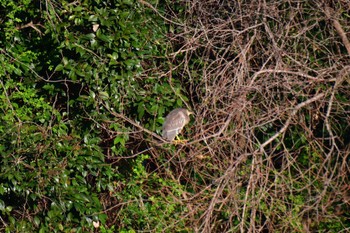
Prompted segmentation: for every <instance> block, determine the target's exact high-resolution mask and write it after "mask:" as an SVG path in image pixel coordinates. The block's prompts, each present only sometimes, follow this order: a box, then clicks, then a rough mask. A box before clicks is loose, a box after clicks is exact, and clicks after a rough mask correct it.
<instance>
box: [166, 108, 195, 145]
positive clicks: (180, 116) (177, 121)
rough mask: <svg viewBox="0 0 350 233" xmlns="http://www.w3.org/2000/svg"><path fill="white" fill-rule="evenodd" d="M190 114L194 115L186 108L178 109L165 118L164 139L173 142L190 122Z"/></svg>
mask: <svg viewBox="0 0 350 233" xmlns="http://www.w3.org/2000/svg"><path fill="white" fill-rule="evenodd" d="M190 114H192V112H190V111H188V110H187V109H185V108H176V109H174V110H172V111H171V112H170V113H169V114H168V115H167V116H166V118H165V121H164V124H163V134H162V137H163V138H164V139H166V140H168V141H173V140H174V139H175V137H176V136H177V135H178V134H179V133H180V132H181V130H182V129H183V127H184V126H185V125H186V124H188V122H189V121H190Z"/></svg>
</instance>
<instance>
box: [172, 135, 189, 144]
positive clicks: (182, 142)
mask: <svg viewBox="0 0 350 233" xmlns="http://www.w3.org/2000/svg"><path fill="white" fill-rule="evenodd" d="M173 142H174V144H184V143H187V142H188V140H187V139H180V138H179V136H178V135H176V140H174V141H173Z"/></svg>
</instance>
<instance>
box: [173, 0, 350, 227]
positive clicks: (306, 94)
mask: <svg viewBox="0 0 350 233" xmlns="http://www.w3.org/2000/svg"><path fill="white" fill-rule="evenodd" d="M178 4H179V5H181V6H186V10H187V11H186V12H185V13H184V14H183V15H182V16H179V15H181V14H180V12H176V11H175V10H173V9H171V10H170V8H172V7H173V6H169V11H168V12H170V13H169V15H167V18H168V19H169V21H178V22H180V21H181V20H180V19H179V18H178V17H183V18H184V19H185V21H184V23H183V24H177V25H173V26H174V27H175V32H174V34H172V35H169V36H170V40H171V42H172V43H173V44H174V46H175V47H174V48H175V52H174V53H172V54H171V55H170V57H169V59H170V60H171V61H173V62H175V63H177V64H176V65H177V66H176V67H177V69H176V70H175V71H174V73H177V74H178V75H177V77H182V78H181V79H182V81H183V83H184V84H185V83H186V84H188V85H184V86H186V91H187V92H188V94H189V96H190V98H191V100H192V103H193V107H194V109H195V111H196V119H195V122H194V123H193V127H192V131H191V135H192V136H193V140H192V141H190V142H189V143H188V144H187V145H186V146H184V147H185V148H187V150H188V153H187V154H188V157H187V158H186V159H183V158H182V159H181V161H180V162H181V167H179V166H177V168H175V173H174V174H175V175H174V179H176V180H179V181H180V182H181V183H183V184H185V186H186V187H187V190H189V191H187V192H186V195H185V196H184V199H183V200H182V201H183V203H184V204H185V203H186V205H187V206H188V211H189V212H190V214H188V213H186V214H184V218H185V217H186V218H188V216H191V219H188V223H189V224H190V225H191V226H192V227H193V229H196V230H197V231H201V232H224V231H232V232H236V231H240V232H259V231H263V230H268V231H272V232H274V231H283V232H296V231H299V232H300V231H303V232H309V231H313V230H316V229H323V230H325V229H330V228H331V227H334V226H338V228H337V229H346V228H347V229H349V225H347V226H346V225H344V222H345V220H346V219H347V218H349V215H348V212H349V197H350V193H349V178H348V177H349V174H350V173H349V153H350V147H349V139H347V137H346V136H347V135H348V134H349V123H348V122H349V117H348V115H349V102H348V100H349V97H350V96H349V94H350V92H349V91H350V89H349V83H348V82H349V76H350V69H349V67H350V66H349V55H350V54H349V51H348V50H347V49H346V48H347V47H348V46H347V41H348V39H347V37H346V34H345V33H344V31H348V29H349V28H350V25H349V21H348V20H346V19H345V18H346V17H345V16H344V15H342V13H341V12H342V11H343V10H344V9H347V10H348V9H349V8H348V7H349V6H347V3H345V2H340V3H334V4H333V3H331V2H330V3H328V5H324V4H325V3H323V1H311V2H309V1H305V2H303V1H271V2H269V1H258V2H254V1H219V2H218V1H211V0H207V1H192V2H188V1H179V2H178ZM329 12H333V13H334V14H330V13H329ZM184 147H181V148H180V149H179V151H178V155H179V154H180V153H181V151H183V150H184ZM172 159H174V157H172ZM172 162H173V163H174V164H175V163H176V162H175V159H174V161H172ZM176 165H178V164H176ZM175 167H176V166H175ZM325 223H328V224H330V225H332V226H330V225H327V226H326V225H325Z"/></svg>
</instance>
